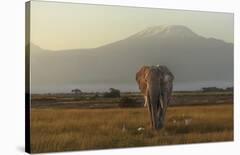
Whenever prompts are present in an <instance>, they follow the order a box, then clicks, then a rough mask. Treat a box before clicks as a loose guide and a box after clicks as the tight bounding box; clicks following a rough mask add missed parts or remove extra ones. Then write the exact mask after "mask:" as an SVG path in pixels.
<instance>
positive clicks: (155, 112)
mask: <svg viewBox="0 0 240 155" xmlns="http://www.w3.org/2000/svg"><path fill="white" fill-rule="evenodd" d="M151 111H152V113H151V114H152V122H153V127H154V128H155V129H157V121H158V120H157V106H156V105H155V104H152V105H151Z"/></svg>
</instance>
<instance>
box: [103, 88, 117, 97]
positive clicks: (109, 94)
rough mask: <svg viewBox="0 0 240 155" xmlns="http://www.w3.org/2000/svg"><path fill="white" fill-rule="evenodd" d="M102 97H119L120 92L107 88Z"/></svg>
mask: <svg viewBox="0 0 240 155" xmlns="http://www.w3.org/2000/svg"><path fill="white" fill-rule="evenodd" d="M103 96H104V97H120V90H118V89H114V88H109V92H106V93H104V95H103Z"/></svg>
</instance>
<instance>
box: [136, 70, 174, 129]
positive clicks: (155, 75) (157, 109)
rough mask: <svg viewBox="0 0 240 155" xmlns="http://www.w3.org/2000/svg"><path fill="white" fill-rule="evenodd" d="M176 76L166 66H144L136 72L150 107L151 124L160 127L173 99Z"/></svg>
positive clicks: (153, 126) (146, 102)
mask: <svg viewBox="0 0 240 155" xmlns="http://www.w3.org/2000/svg"><path fill="white" fill-rule="evenodd" d="M173 79H174V76H173V74H172V73H171V72H170V71H169V70H168V68H167V67H166V66H143V67H142V68H141V69H140V70H139V71H138V72H137V74H136V81H137V83H138V85H139V89H140V91H141V93H142V94H143V96H144V99H145V104H144V105H145V106H147V107H148V110H149V114H150V120H151V126H152V128H154V129H160V128H162V127H163V125H164V119H165V113H166V110H167V106H168V104H169V102H170V99H171V94H172V87H173V86H172V83H173Z"/></svg>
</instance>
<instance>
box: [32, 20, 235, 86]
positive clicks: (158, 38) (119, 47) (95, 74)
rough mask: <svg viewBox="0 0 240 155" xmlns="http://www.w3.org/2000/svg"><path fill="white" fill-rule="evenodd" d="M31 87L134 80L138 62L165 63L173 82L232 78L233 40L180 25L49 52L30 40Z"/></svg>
mask: <svg viewBox="0 0 240 155" xmlns="http://www.w3.org/2000/svg"><path fill="white" fill-rule="evenodd" d="M31 60H32V61H31V62H32V63H31V67H32V68H31V79H32V81H31V83H32V86H34V87H38V86H47V85H50V84H54V85H57V86H59V87H60V86H64V85H68V84H71V85H74V84H88V83H91V84H92V83H119V84H121V83H135V73H136V72H137V70H138V69H139V68H140V67H141V66H142V65H156V64H160V65H166V66H168V67H169V68H170V70H171V71H172V72H173V74H174V75H175V77H176V78H175V82H178V83H181V82H199V81H230V82H232V81H233V44H232V43H227V42H224V41H222V40H219V39H215V38H205V37H203V36H200V35H198V34H196V33H194V32H193V31H192V30H191V29H189V28H187V27H185V26H182V25H171V26H155V27H149V28H147V29H144V30H143V31H141V32H138V33H136V34H134V35H132V36H129V37H128V38H126V39H123V40H119V41H117V42H113V43H111V44H107V45H104V46H101V47H98V48H92V49H72V50H61V51H48V50H44V49H41V48H40V47H38V46H36V45H33V44H31Z"/></svg>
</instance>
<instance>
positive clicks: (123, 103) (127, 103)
mask: <svg viewBox="0 0 240 155" xmlns="http://www.w3.org/2000/svg"><path fill="white" fill-rule="evenodd" d="M118 106H119V107H122V108H124V107H141V106H143V104H142V103H141V102H137V100H136V99H134V98H130V97H127V96H124V97H122V98H121V99H120V102H119V104H118Z"/></svg>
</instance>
